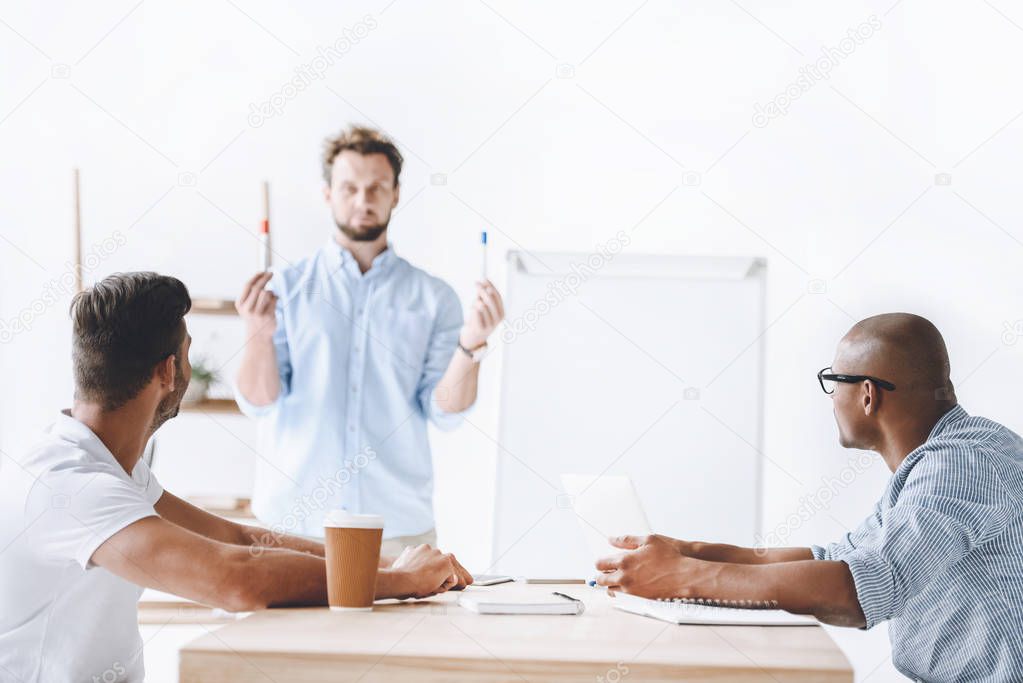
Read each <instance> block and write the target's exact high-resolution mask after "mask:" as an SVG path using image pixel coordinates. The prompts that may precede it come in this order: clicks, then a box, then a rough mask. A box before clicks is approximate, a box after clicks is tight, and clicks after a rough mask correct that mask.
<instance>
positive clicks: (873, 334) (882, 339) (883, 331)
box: [834, 313, 952, 400]
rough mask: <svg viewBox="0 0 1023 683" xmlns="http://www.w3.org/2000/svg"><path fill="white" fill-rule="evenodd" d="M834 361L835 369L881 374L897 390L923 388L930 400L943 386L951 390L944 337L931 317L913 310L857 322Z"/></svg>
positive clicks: (844, 339)
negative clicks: (848, 366) (915, 312)
mask: <svg viewBox="0 0 1023 683" xmlns="http://www.w3.org/2000/svg"><path fill="white" fill-rule="evenodd" d="M835 363H836V364H835V366H834V368H835V371H836V372H850V371H852V370H855V372H856V373H858V374H862V375H874V376H875V377H881V378H883V379H886V380H888V381H889V382H892V383H893V384H895V386H896V387H898V390H899V391H905V392H907V393H910V392H912V393H917V392H920V391H923V392H926V393H928V394H930V396H929V398H930V399H932V400H933V399H934V398H935V392H940V391H941V390H942V389H945V390H946V391H947V392H948V393H949V394H951V389H952V382H951V380H950V379H949V362H948V350H947V349H946V348H945V340H944V339H942V337H941V332H939V331H938V328H937V327H935V326H934V324H933V323H932V322H931V321H930V320H928V319H927V318H922V317H920V316H919V315H913V314H912V313H885V314H883V315H875V316H874V317H872V318H867V319H866V320H861V321H860V322H858V323H856V324H855V325H853V327H852V329H851V330H849V332H848V333H846V335H845V337H844V338H843V339H842V342H841V343H840V344H839V347H838V354H837V355H836V357H835ZM840 363H841V365H840ZM846 363H848V364H849V365H850V368H851V370H846V369H845V367H844V365H845V364H846Z"/></svg>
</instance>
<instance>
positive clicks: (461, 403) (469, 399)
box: [433, 349, 480, 413]
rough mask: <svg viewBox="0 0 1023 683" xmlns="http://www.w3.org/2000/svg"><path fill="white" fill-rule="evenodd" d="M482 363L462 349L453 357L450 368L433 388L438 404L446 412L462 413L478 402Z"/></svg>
mask: <svg viewBox="0 0 1023 683" xmlns="http://www.w3.org/2000/svg"><path fill="white" fill-rule="evenodd" d="M479 374H480V364H479V363H477V362H475V361H473V359H472V358H469V356H468V354H466V353H465V352H464V351H462V350H461V349H458V350H456V351H455V355H453V356H452V357H451V363H449V364H448V369H447V370H445V371H444V376H443V377H441V379H440V382H438V383H437V386H436V387H435V388H434V390H433V395H434V399H435V400H436V401H437V406H438V407H440V409H441V410H443V411H444V412H445V413H460V412H462V411H463V410H468V409H469V407H470V406H472V404H473V403H475V402H476V391H477V387H478V382H479Z"/></svg>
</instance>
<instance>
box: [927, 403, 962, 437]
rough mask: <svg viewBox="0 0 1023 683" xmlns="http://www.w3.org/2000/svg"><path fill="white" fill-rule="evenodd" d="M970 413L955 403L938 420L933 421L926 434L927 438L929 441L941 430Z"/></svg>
mask: <svg viewBox="0 0 1023 683" xmlns="http://www.w3.org/2000/svg"><path fill="white" fill-rule="evenodd" d="M969 416H970V414H969V413H967V412H966V410H965V409H963V407H962V406H961V405H959V404H956V405H955V406H954V407H953V408H952V409H951V410H950V411H948V412H947V413H945V414H944V415H942V416H941V417H940V418H938V421H937V422H935V423H934V427H932V428H931V433H930V434H928V435H927V440H928V441H930V440H931V439H933V438H934V437H936V436H937V435H938V434H940V433H941V432H943V431H944V430H945V428H946V427H948V426H949V425H950V424H952V423H953V422H958V421H959V420H961V419H963V418H964V417H969Z"/></svg>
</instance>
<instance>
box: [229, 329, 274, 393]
mask: <svg viewBox="0 0 1023 683" xmlns="http://www.w3.org/2000/svg"><path fill="white" fill-rule="evenodd" d="M238 391H239V392H240V393H241V395H242V396H244V397H245V400H247V401H248V402H249V403H252V404H253V405H257V406H265V405H269V404H271V403H273V402H274V401H276V400H277V396H278V394H280V391H281V378H280V374H278V369H277V352H276V350H275V349H274V344H273V337H272V336H269V335H266V334H260V333H256V334H254V335H250V338H249V341H248V343H247V344H246V345H245V351H244V353H243V354H242V362H241V367H240V368H239V370H238Z"/></svg>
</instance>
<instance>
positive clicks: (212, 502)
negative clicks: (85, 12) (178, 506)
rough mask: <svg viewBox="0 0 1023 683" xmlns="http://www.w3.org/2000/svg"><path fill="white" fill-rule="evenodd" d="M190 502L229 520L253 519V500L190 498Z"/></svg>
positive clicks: (224, 497)
mask: <svg viewBox="0 0 1023 683" xmlns="http://www.w3.org/2000/svg"><path fill="white" fill-rule="evenodd" d="M187 500H188V502H189V503H191V504H192V505H195V506H196V507H201V508H202V509H203V510H205V511H206V512H212V513H213V514H215V515H219V516H220V517H227V518H229V519H250V518H251V517H252V499H251V498H236V497H233V496H189V497H188V499H187Z"/></svg>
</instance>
